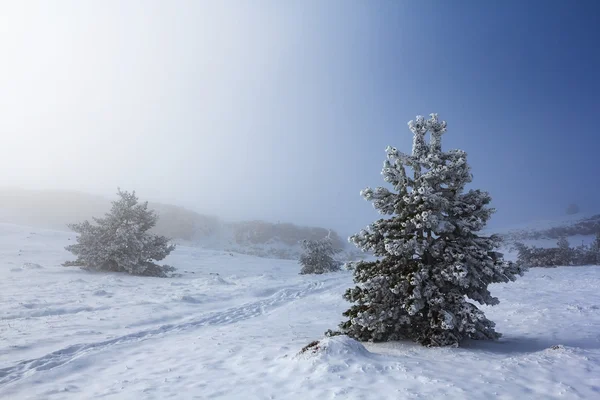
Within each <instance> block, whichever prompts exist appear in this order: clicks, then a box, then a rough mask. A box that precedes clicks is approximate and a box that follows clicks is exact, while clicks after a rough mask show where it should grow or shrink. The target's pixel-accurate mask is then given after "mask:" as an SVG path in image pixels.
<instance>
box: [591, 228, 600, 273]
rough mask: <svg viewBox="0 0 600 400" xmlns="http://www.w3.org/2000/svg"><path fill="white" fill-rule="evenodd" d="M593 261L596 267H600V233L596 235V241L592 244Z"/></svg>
mask: <svg viewBox="0 0 600 400" xmlns="http://www.w3.org/2000/svg"><path fill="white" fill-rule="evenodd" d="M591 252H592V257H591V258H592V259H593V261H594V263H595V264H596V265H600V232H597V233H596V239H595V240H594V243H592V249H591Z"/></svg>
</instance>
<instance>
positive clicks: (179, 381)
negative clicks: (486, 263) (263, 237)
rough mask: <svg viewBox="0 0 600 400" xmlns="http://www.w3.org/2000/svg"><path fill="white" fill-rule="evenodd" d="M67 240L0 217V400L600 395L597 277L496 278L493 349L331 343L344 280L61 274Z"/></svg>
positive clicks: (246, 259)
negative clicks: (497, 336)
mask: <svg viewBox="0 0 600 400" xmlns="http://www.w3.org/2000/svg"><path fill="white" fill-rule="evenodd" d="M73 238H74V235H73V234H72V233H66V232H59V231H50V230H32V229H31V228H24V227H21V226H17V225H9V224H0V278H1V279H0V293H1V297H0V298H1V299H2V300H1V303H0V338H1V340H0V398H7V399H95V398H108V399H165V398H177V399H193V398H197V399H208V398H219V399H240V398H244V399H322V398H339V399H399V398H400V399H401V398H428V399H431V398H470V399H488V398H503V399H513V398H514V399H517V398H518V399H521V398H546V399H547V398H561V399H592V398H598V397H600V292H599V291H598V288H599V287H600V268H598V267H568V268H566V267H560V268H556V269H533V270H531V271H529V272H528V273H526V275H525V276H524V277H523V278H521V279H519V280H517V282H515V283H511V284H508V285H494V286H492V287H491V290H492V294H494V295H495V296H498V297H499V298H500V301H501V303H500V305H499V306H496V307H484V311H485V312H486V315H487V316H488V317H489V318H490V319H491V320H493V321H495V322H496V323H497V328H498V330H499V331H500V332H502V333H503V334H504V336H503V338H502V339H501V340H500V341H498V342H473V341H472V342H467V343H465V346H464V347H463V348H459V349H452V348H435V349H431V348H424V347H421V346H419V345H415V344H412V343H408V342H394V343H383V344H368V343H366V344H360V343H357V342H355V341H353V340H350V339H348V338H346V337H334V338H329V339H326V340H324V341H323V342H322V343H320V344H319V349H318V351H317V352H316V353H313V352H312V351H311V350H309V351H308V352H306V353H303V354H301V355H298V353H299V351H300V349H301V348H302V347H304V346H305V345H307V344H308V343H309V342H311V341H313V340H319V339H322V338H323V332H324V331H325V330H327V329H329V328H335V325H336V324H337V323H338V322H339V321H341V319H342V316H341V312H342V311H344V310H345V309H347V307H348V304H347V303H346V302H345V301H344V300H343V299H342V298H341V296H342V293H343V291H344V289H345V288H347V287H348V286H349V285H351V284H352V279H351V274H350V273H349V272H346V271H345V272H340V273H334V274H327V275H322V276H300V275H298V271H299V266H298V265H297V263H296V262H294V261H289V260H275V259H264V258H257V257H252V256H248V255H241V254H238V253H233V252H224V251H214V250H203V249H199V248H194V247H184V246H180V247H179V248H178V249H177V250H176V251H175V252H173V253H172V255H171V256H169V257H168V258H167V259H166V262H167V263H169V264H171V265H174V266H176V267H177V268H178V272H179V273H180V274H181V275H180V276H178V277H175V278H170V279H160V278H141V277H132V276H127V275H121V274H99V273H90V272H86V271H81V270H79V269H74V268H65V267H62V266H60V263H62V262H63V261H65V260H67V259H71V257H70V255H69V254H68V253H67V252H66V251H64V250H63V248H64V246H65V245H67V244H70V243H71V242H72V240H73Z"/></svg>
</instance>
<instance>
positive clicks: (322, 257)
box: [299, 235, 342, 274]
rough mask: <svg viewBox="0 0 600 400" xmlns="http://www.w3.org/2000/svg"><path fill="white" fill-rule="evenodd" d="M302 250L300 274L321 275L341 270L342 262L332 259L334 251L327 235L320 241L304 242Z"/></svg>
mask: <svg viewBox="0 0 600 400" xmlns="http://www.w3.org/2000/svg"><path fill="white" fill-rule="evenodd" d="M302 248H303V249H304V253H302V255H301V256H300V260H299V262H300V265H302V269H301V270H300V274H323V273H325V272H334V271H339V270H340V269H341V266H342V262H340V261H338V260H336V259H334V258H333V256H334V255H335V253H336V250H335V248H334V246H333V242H332V240H331V238H330V236H329V235H328V236H327V237H326V238H324V239H321V240H304V241H302Z"/></svg>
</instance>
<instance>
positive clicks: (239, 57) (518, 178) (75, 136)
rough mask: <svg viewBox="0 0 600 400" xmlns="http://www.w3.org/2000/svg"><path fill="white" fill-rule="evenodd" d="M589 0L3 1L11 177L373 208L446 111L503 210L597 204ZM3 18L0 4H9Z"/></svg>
mask: <svg viewBox="0 0 600 400" xmlns="http://www.w3.org/2000/svg"><path fill="white" fill-rule="evenodd" d="M599 16H600V5H598V4H597V2H594V1H575V2H567V1H543V2H542V1H528V2H522V1H497V2H491V1H490V2H482V1H452V2H446V1H419V2H408V1H397V2H396V1H358V0H356V1H333V0H332V1H316V0H311V1H286V2H277V1H258V2H248V1H222V2H208V1H205V2H202V1H174V2H159V1H147V2H141V1H140V2H134V1H131V2H126V3H124V2H118V1H106V2H85V1H79V2H78V1H64V2H60V3H55V4H54V5H51V4H47V3H46V2H41V1H40V2H28V3H27V4H23V3H22V2H16V1H15V2H12V3H9V2H4V3H2V5H0V52H2V59H3V60H8V61H7V62H3V65H2V66H0V89H1V90H0V105H1V106H2V107H3V109H4V110H5V111H6V113H5V114H4V116H3V117H2V118H1V119H0V131H1V132H2V135H3V137H4V138H5V140H4V142H5V143H4V155H3V157H1V158H0V168H2V169H3V170H4V171H11V173H10V174H4V177H3V178H1V179H0V185H19V186H24V187H35V188H45V187H52V188H61V189H76V190H84V191H89V192H93V193H98V194H106V195H109V194H111V193H113V192H114V190H115V188H116V187H117V186H121V187H123V188H126V189H136V190H137V191H138V193H139V194H140V196H142V197H147V198H150V199H155V200H159V201H168V202H173V203H177V204H182V205H185V206H187V207H190V208H193V209H195V210H197V211H200V212H207V213H214V214H218V215H221V216H224V217H227V218H231V219H241V218H243V219H249V218H252V219H253V218H256V219H259V218H264V219H269V220H273V221H277V220H280V221H292V222H296V223H299V224H304V225H321V226H331V227H334V228H337V229H339V230H340V231H342V232H343V233H351V232H353V231H355V230H358V229H360V228H362V227H363V226H364V225H366V224H367V223H369V222H370V221H371V220H373V219H374V218H377V214H376V213H375V212H374V210H373V209H372V207H371V205H370V204H369V203H367V202H365V201H364V200H362V199H361V198H360V196H359V194H358V193H359V191H360V190H361V189H362V188H364V187H366V186H377V185H380V184H382V183H383V181H382V180H381V176H380V174H379V173H380V169H381V165H382V162H383V160H384V156H385V153H384V149H385V147H386V146H387V145H393V146H396V147H398V148H400V149H402V150H404V151H410V147H411V141H412V137H411V134H410V131H409V130H408V128H407V126H406V123H407V122H408V121H409V120H410V119H412V118H414V116H415V115H417V114H424V115H427V114H429V113H431V112H437V113H439V115H440V117H441V118H442V119H445V120H446V121H447V122H448V133H447V134H446V135H445V136H444V142H443V145H444V148H445V149H450V148H461V149H463V150H465V151H467V153H468V155H469V156H468V160H469V162H470V164H471V166H472V169H473V174H474V177H475V179H474V182H473V185H472V187H476V188H481V189H484V190H488V191H490V192H491V194H492V197H493V199H494V205H495V206H496V207H497V209H498V212H497V214H496V215H495V216H494V218H493V220H492V226H506V225H510V224H513V223H516V222H520V221H528V220H535V219H538V218H542V217H551V216H557V215H562V214H564V209H565V208H566V206H567V205H568V204H569V203H570V202H576V203H578V204H579V205H580V206H581V207H582V208H583V209H584V211H589V212H594V211H598V212H600V207H599V205H600V185H598V184H596V179H597V177H598V174H599V172H600V168H599V167H598V163H597V161H596V158H595V155H596V153H597V151H598V145H599V143H600V140H598V139H597V137H598V134H599V133H600V132H599V130H598V128H597V125H598V122H597V119H598V116H600V77H599V76H598V71H600V51H598V50H597V48H598V42H600V17H599ZM3 18H4V19H3Z"/></svg>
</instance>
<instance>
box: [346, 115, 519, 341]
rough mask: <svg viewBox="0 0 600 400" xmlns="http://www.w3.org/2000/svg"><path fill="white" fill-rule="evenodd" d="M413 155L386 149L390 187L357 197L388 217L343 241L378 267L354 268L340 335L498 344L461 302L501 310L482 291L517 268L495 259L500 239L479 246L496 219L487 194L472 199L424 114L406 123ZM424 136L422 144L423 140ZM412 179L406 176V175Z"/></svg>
mask: <svg viewBox="0 0 600 400" xmlns="http://www.w3.org/2000/svg"><path fill="white" fill-rule="evenodd" d="M408 125H409V127H410V130H411V131H412V133H413V135H414V141H413V149H412V154H411V155H407V154H403V153H401V152H400V151H398V150H397V149H396V148H393V147H388V148H387V149H386V153H387V159H386V160H385V162H384V165H383V170H382V175H383V177H384V180H385V181H386V182H388V183H389V184H391V185H392V186H393V190H388V189H387V188H384V187H379V188H377V189H371V188H367V189H365V190H363V191H362V192H361V195H362V196H363V197H364V198H365V199H366V200H368V201H372V202H373V205H374V207H375V208H376V209H377V210H378V211H379V212H380V213H381V214H385V215H389V216H391V217H389V218H383V219H379V220H377V221H375V222H374V223H373V224H371V225H370V226H369V227H367V228H366V229H365V230H362V231H361V232H360V233H358V234H356V235H354V236H352V237H350V241H351V242H353V243H354V244H355V245H356V246H358V247H359V248H360V249H362V250H363V251H371V252H373V253H374V255H375V256H376V257H377V258H378V259H377V260H376V261H359V262H356V263H353V264H354V265H352V266H351V267H352V268H353V269H354V282H355V283H356V284H357V286H356V287H354V288H350V289H348V290H347V292H346V293H345V295H344V297H345V298H346V299H347V300H348V301H350V302H353V303H355V304H353V305H352V306H351V308H350V309H349V310H348V311H346V312H345V313H344V315H345V316H346V317H347V318H348V319H347V320H346V321H345V322H342V323H341V324H340V328H341V333H343V334H346V335H348V336H350V337H353V338H355V339H358V340H361V341H367V340H371V341H387V340H397V339H412V340H415V341H417V342H419V343H421V344H423V345H427V346H445V345H458V344H459V343H460V342H461V340H462V339H465V338H472V339H495V338H498V337H499V336H500V334H499V333H497V332H496V331H495V330H494V323H493V322H492V321H490V320H488V319H487V318H486V317H485V315H484V314H483V312H482V311H481V310H479V309H478V308H477V307H476V305H475V304H473V303H472V302H470V301H468V299H470V300H473V301H475V302H478V303H480V304H485V305H494V304H498V302H499V300H498V299H497V298H495V297H493V296H492V295H491V294H490V292H489V290H488V285H489V284H491V283H495V282H508V281H513V280H515V279H516V277H517V275H521V274H522V272H523V270H524V267H523V266H521V265H516V264H513V263H509V262H506V261H504V260H503V259H502V254H500V253H498V252H496V251H494V250H495V248H496V247H497V246H498V245H499V243H500V238H499V237H497V236H489V237H486V236H481V235H479V234H478V231H479V230H481V229H482V228H483V227H484V226H485V224H486V222H487V221H488V219H489V218H490V216H491V214H492V213H493V212H494V209H492V208H490V207H488V204H489V203H490V201H491V198H490V195H489V194H488V193H487V192H483V191H480V190H469V191H466V192H465V185H466V184H468V183H469V182H471V179H472V175H471V172H470V168H469V165H468V164H467V159H466V156H467V155H466V153H465V152H464V151H462V150H451V151H448V152H443V151H442V146H441V138H442V134H443V133H444V132H445V131H446V122H444V121H440V120H438V117H437V114H431V118H430V119H428V120H426V119H425V118H423V117H422V116H418V117H417V118H416V120H415V121H410V122H409V124H408ZM427 132H429V133H430V140H429V143H427V142H426V138H425V136H426V134H427ZM407 168H408V169H412V176H410V175H409V174H407V170H406V169H407Z"/></svg>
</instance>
